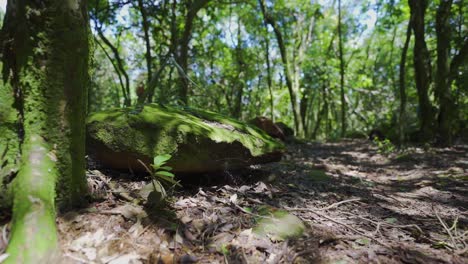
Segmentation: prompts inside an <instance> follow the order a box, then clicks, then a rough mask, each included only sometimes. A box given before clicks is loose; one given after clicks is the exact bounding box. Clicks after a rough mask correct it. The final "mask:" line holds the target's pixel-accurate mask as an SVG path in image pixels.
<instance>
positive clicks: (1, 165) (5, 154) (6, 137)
mask: <svg viewBox="0 0 468 264" xmlns="http://www.w3.org/2000/svg"><path fill="white" fill-rule="evenodd" d="M0 67H1V63H0ZM12 94H13V89H12V87H11V85H9V84H8V83H3V82H2V81H1V80H0V135H1V136H0V183H2V184H1V185H0V186H1V187H0V210H6V209H8V208H11V204H12V197H11V184H10V183H11V179H12V178H13V177H14V176H15V175H16V174H17V173H18V167H19V164H18V163H19V159H18V156H19V147H20V142H19V141H20V137H19V136H18V134H19V133H21V131H20V128H21V126H20V122H19V121H20V120H19V119H18V115H19V113H18V111H17V109H16V108H15V107H14V105H15V100H14V98H13V97H12V96H11V95H12Z"/></svg>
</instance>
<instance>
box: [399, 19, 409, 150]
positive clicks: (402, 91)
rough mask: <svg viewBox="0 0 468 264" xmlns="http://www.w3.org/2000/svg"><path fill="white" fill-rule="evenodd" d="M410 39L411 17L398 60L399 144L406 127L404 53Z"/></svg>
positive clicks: (403, 138)
mask: <svg viewBox="0 0 468 264" xmlns="http://www.w3.org/2000/svg"><path fill="white" fill-rule="evenodd" d="M410 40H411V18H410V21H409V22H408V28H407V29H406V40H405V44H404V46H403V51H402V52H401V60H400V82H399V85H400V113H399V122H398V143H399V144H400V146H401V145H402V144H403V142H404V141H405V127H406V81H405V76H406V54H407V53H408V48H409V43H410Z"/></svg>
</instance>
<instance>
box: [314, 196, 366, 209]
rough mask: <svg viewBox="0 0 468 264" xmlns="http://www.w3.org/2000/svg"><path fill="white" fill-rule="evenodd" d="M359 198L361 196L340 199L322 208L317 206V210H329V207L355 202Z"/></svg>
mask: <svg viewBox="0 0 468 264" xmlns="http://www.w3.org/2000/svg"><path fill="white" fill-rule="evenodd" d="M360 200H361V198H354V199H349V200H344V201H341V202H337V203H334V204H331V205H329V206H327V207H324V208H319V209H317V211H323V210H329V209H331V208H333V207H337V206H339V205H342V204H345V203H351V202H356V201H360Z"/></svg>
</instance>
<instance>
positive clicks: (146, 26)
mask: <svg viewBox="0 0 468 264" xmlns="http://www.w3.org/2000/svg"><path fill="white" fill-rule="evenodd" d="M138 10H139V11H140V14H141V19H142V25H143V32H144V33H145V45H146V53H145V59H146V74H147V78H146V89H148V93H147V96H148V97H147V100H148V103H151V102H152V100H153V95H154V87H153V89H150V88H149V84H150V82H151V78H152V77H153V71H152V64H151V63H152V56H151V42H150V36H149V23H148V16H147V15H146V9H145V6H144V5H143V0H138ZM143 100H144V99H143Z"/></svg>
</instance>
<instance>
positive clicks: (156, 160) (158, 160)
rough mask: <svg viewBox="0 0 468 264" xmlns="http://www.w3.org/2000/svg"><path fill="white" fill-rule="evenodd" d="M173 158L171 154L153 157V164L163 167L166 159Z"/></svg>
mask: <svg viewBox="0 0 468 264" xmlns="http://www.w3.org/2000/svg"><path fill="white" fill-rule="evenodd" d="M171 158H172V156H171V155H169V154H164V155H158V156H156V157H154V159H153V166H157V167H158V168H159V167H161V166H162V165H163V164H164V163H166V161H168V160H170V159H171Z"/></svg>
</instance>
